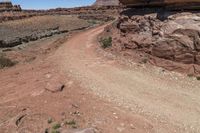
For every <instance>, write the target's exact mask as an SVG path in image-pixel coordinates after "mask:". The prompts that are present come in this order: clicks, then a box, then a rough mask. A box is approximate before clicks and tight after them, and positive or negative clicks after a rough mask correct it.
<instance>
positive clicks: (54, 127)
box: [52, 123, 61, 130]
mask: <svg viewBox="0 0 200 133" xmlns="http://www.w3.org/2000/svg"><path fill="white" fill-rule="evenodd" d="M60 127H61V125H60V123H55V124H54V125H53V126H52V128H53V129H54V130H56V129H58V128H60Z"/></svg>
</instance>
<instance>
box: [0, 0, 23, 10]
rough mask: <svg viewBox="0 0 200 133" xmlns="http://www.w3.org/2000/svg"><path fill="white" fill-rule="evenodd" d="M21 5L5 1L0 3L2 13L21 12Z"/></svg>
mask: <svg viewBox="0 0 200 133" xmlns="http://www.w3.org/2000/svg"><path fill="white" fill-rule="evenodd" d="M21 10H22V9H21V6H20V5H13V4H12V2H11V1H8V0H3V1H0V12H5V11H21Z"/></svg>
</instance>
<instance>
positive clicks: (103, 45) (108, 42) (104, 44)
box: [100, 37, 112, 48]
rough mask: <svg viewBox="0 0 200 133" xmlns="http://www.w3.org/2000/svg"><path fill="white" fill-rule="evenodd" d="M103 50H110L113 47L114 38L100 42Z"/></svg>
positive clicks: (103, 39)
mask: <svg viewBox="0 0 200 133" xmlns="http://www.w3.org/2000/svg"><path fill="white" fill-rule="evenodd" d="M100 42H101V46H102V48H108V47H110V46H112V37H108V38H101V40H100Z"/></svg>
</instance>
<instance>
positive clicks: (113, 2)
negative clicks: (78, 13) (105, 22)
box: [94, 0, 119, 6]
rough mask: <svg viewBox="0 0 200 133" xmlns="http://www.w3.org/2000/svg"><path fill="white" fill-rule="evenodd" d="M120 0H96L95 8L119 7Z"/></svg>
mask: <svg viewBox="0 0 200 133" xmlns="http://www.w3.org/2000/svg"><path fill="white" fill-rule="evenodd" d="M117 5H119V0H96V2H95V3H94V6H117Z"/></svg>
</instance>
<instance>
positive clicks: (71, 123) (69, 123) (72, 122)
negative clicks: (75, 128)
mask: <svg viewBox="0 0 200 133" xmlns="http://www.w3.org/2000/svg"><path fill="white" fill-rule="evenodd" d="M65 124H66V125H76V121H75V120H70V121H66V122H65Z"/></svg>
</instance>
